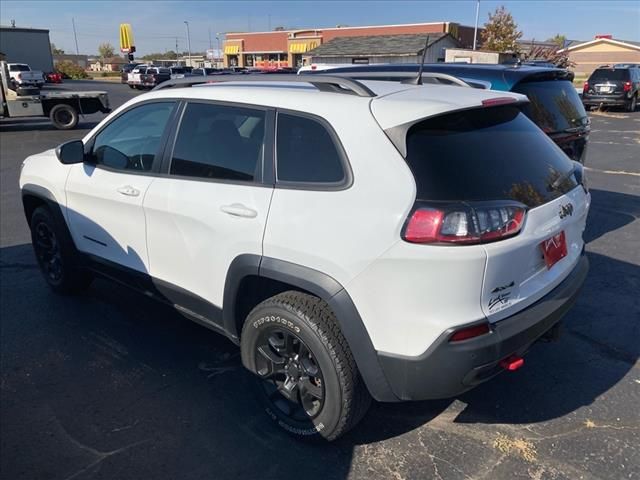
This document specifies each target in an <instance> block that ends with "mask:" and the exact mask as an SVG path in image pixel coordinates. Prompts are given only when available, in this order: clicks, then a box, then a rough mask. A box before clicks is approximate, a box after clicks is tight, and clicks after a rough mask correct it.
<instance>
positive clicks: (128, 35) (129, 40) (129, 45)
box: [120, 23, 136, 53]
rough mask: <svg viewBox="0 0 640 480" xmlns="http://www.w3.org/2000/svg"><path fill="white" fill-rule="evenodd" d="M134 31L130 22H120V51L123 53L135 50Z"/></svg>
mask: <svg viewBox="0 0 640 480" xmlns="http://www.w3.org/2000/svg"><path fill="white" fill-rule="evenodd" d="M133 45H134V41H133V31H132V30H131V25H130V24H128V23H121V24H120V51H121V52H123V53H129V52H135V51H136V47H134V46H133Z"/></svg>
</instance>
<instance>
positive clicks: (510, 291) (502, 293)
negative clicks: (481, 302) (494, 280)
mask: <svg viewBox="0 0 640 480" xmlns="http://www.w3.org/2000/svg"><path fill="white" fill-rule="evenodd" d="M514 287H515V282H513V281H512V282H511V283H508V284H507V285H501V286H498V287H495V288H494V289H493V290H491V296H490V297H489V303H488V304H487V307H488V309H489V313H497V312H499V311H501V310H504V309H505V308H509V307H510V306H511V305H512V304H513V302H514V298H515V297H516V295H515V294H514V292H515V291H516V290H517V289H515V288H514Z"/></svg>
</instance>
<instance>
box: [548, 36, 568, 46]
mask: <svg viewBox="0 0 640 480" xmlns="http://www.w3.org/2000/svg"><path fill="white" fill-rule="evenodd" d="M566 41H567V37H565V36H564V35H560V34H559V33H556V34H555V36H553V37H551V38H549V39H548V40H547V42H553V43H555V44H556V45H557V46H558V48H564V44H565V42H566Z"/></svg>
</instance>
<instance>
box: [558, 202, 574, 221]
mask: <svg viewBox="0 0 640 480" xmlns="http://www.w3.org/2000/svg"><path fill="white" fill-rule="evenodd" d="M558 215H560V218H564V217H567V216H569V215H573V204H572V203H571V202H569V203H567V204H566V205H561V206H560V211H559V212H558Z"/></svg>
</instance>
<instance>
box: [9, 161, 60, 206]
mask: <svg viewBox="0 0 640 480" xmlns="http://www.w3.org/2000/svg"><path fill="white" fill-rule="evenodd" d="M70 170H71V166H70V165H63V164H61V163H60V161H59V160H58V157H57V156H56V151H55V150H54V149H51V150H46V151H44V152H42V153H38V154H35V155H31V156H29V157H27V158H26V159H25V160H24V162H22V170H21V172H20V180H19V182H20V188H21V189H24V188H25V187H26V186H37V187H40V188H44V189H46V190H48V191H49V192H51V194H52V195H53V197H54V199H55V201H56V202H58V204H59V205H61V206H62V207H64V206H65V205H66V204H67V196H66V193H65V184H66V182H67V176H68V175H69V171H70ZM63 211H64V209H63Z"/></svg>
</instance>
